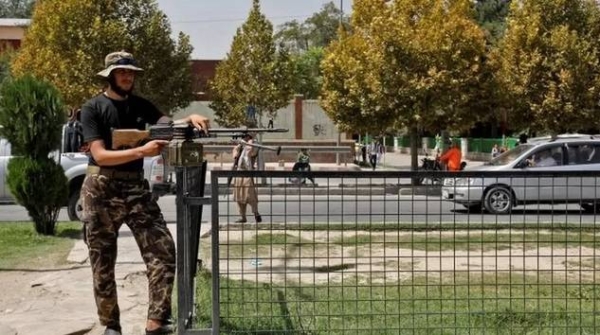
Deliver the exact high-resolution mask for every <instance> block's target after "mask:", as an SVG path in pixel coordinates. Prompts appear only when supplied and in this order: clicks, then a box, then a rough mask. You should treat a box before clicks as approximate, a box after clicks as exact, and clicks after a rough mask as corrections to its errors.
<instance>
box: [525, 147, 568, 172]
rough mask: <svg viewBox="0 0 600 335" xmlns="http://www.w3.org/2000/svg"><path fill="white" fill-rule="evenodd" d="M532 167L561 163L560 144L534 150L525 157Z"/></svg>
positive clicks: (561, 152)
mask: <svg viewBox="0 0 600 335" xmlns="http://www.w3.org/2000/svg"><path fill="white" fill-rule="evenodd" d="M525 161H526V162H527V165H528V166H529V167H532V168H542V167H552V166H560V165H563V151H562V147H561V146H554V147H551V148H543V149H541V150H538V151H536V152H534V153H533V154H532V155H530V156H529V157H527V158H526V159H525Z"/></svg>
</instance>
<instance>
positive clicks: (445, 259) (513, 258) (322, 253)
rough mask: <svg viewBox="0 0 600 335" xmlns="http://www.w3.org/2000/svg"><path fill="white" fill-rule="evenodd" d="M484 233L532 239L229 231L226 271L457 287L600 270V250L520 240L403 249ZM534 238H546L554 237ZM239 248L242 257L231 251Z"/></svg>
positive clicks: (256, 276) (315, 280)
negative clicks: (455, 281)
mask: <svg viewBox="0 0 600 335" xmlns="http://www.w3.org/2000/svg"><path fill="white" fill-rule="evenodd" d="M265 234H270V235H274V234H278V236H279V238H281V235H284V236H287V237H289V240H290V241H300V242H298V243H294V242H284V243H276V242H274V243H264V241H263V240H262V237H264V235H265ZM484 234H489V235H491V236H502V235H503V234H513V235H511V236H525V235H524V234H527V232H525V233H524V232H522V231H515V230H505V231H494V232H490V231H468V232H467V231H459V232H439V231H437V232H414V233H413V232H393V233H389V232H388V233H383V232H381V233H379V232H377V233H374V232H367V231H283V232H269V231H265V232H263V231H256V230H251V231H250V230H248V231H245V230H239V231H222V232H220V236H219V240H220V248H221V252H220V253H221V262H220V268H221V271H222V272H223V273H224V274H227V275H228V277H230V278H232V279H239V280H251V281H257V282H273V283H284V282H286V283H290V282H291V283H294V282H299V283H300V282H301V283H308V284H322V283H332V282H333V283H335V282H342V281H346V280H357V281H358V282H359V283H360V282H396V281H404V280H412V279H414V278H415V277H427V279H432V280H436V279H438V280H440V281H441V280H445V279H449V280H452V278H453V277H454V276H455V275H456V274H457V273H463V274H476V275H482V276H485V275H494V276H498V275H500V276H505V275H514V274H523V273H525V274H534V275H539V276H541V277H543V278H547V279H552V280H565V281H590V280H592V279H593V278H594V275H597V273H596V271H597V270H599V269H600V264H598V265H597V259H596V255H597V254H598V253H599V252H600V250H597V249H596V248H594V247H587V246H583V245H577V246H572V247H571V246H570V245H566V246H565V245H561V243H557V244H556V245H551V246H542V245H541V244H540V245H539V246H538V247H536V246H535V243H530V244H529V245H527V247H525V245H524V243H523V242H522V241H519V239H518V238H517V239H515V241H514V243H504V244H503V246H502V248H494V243H493V242H489V241H486V242H481V243H479V244H477V243H475V244H473V245H471V246H470V247H468V248H463V247H464V245H461V246H460V247H458V246H457V247H456V248H451V250H444V249H440V250H430V249H424V250H422V249H419V248H406V247H403V246H404V245H403V244H402V243H399V242H398V241H399V238H400V237H404V238H406V237H407V236H409V237H411V238H412V240H411V241H412V242H410V243H415V242H414V241H416V240H417V239H418V238H422V237H427V236H434V237H442V238H441V239H440V242H439V243H440V244H442V243H455V240H454V238H458V237H461V236H462V237H464V236H474V237H478V236H484ZM535 234H536V235H537V236H539V237H542V236H549V235H551V234H552V232H550V231H541V232H535ZM261 235H262V236H261ZM489 235H488V236H489ZM511 238H512V237H511ZM261 241H262V242H261ZM388 241H389V243H388ZM448 241H449V242H448ZM201 244H202V245H203V252H204V255H203V257H202V258H203V259H204V261H205V264H206V267H207V268H210V263H211V260H210V257H208V254H209V253H210V239H208V238H207V239H203V241H202V243H201ZM451 245H452V246H453V245H454V244H451ZM532 245H533V246H532ZM234 246H235V248H236V250H235V252H234V251H233V249H231V248H233V247H234ZM483 246H485V247H483Z"/></svg>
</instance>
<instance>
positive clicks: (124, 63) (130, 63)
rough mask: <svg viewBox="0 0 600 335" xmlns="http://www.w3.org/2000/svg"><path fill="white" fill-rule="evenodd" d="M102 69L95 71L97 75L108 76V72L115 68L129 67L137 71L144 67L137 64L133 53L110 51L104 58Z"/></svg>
mask: <svg viewBox="0 0 600 335" xmlns="http://www.w3.org/2000/svg"><path fill="white" fill-rule="evenodd" d="M104 67H105V68H104V70H102V71H100V72H98V73H97V75H98V76H100V77H104V78H108V76H110V73H111V72H112V71H113V70H115V69H129V70H133V71H137V72H141V71H144V69H142V68H140V67H138V66H137V62H136V60H135V58H133V55H132V54H130V53H128V52H125V51H117V52H112V53H109V54H108V55H106V57H105V58H104Z"/></svg>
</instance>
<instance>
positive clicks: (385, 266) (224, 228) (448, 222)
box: [179, 171, 600, 334]
mask: <svg viewBox="0 0 600 335" xmlns="http://www.w3.org/2000/svg"><path fill="white" fill-rule="evenodd" d="M308 176H310V177H312V178H313V179H314V181H315V183H316V185H313V184H312V182H311V181H310V180H306V184H303V183H302V181H303V180H302V179H297V178H299V177H308ZM248 177H253V178H254V179H255V180H256V181H259V180H262V179H263V178H266V179H267V184H264V185H258V184H256V185H255V187H256V194H257V199H258V206H257V208H258V213H259V214H260V218H261V222H258V223H257V222H256V218H255V216H254V213H253V212H252V207H251V204H252V203H250V204H249V205H247V208H246V211H247V213H246V222H236V221H238V220H240V219H241V216H240V212H239V207H238V204H237V203H236V201H237V200H240V199H242V198H241V196H242V195H244V194H248V193H251V194H252V193H253V192H248V189H243V187H244V185H246V187H247V185H248ZM229 178H233V180H232V182H231V184H230V185H229V186H228V185H227V182H228V179H229ZM243 178H245V179H243ZM415 178H419V179H421V178H425V179H426V180H434V179H438V178H440V179H442V180H443V182H442V184H443V186H441V185H433V184H432V185H430V186H419V187H412V186H411V181H412V179H415ZM236 187H237V190H236ZM210 188H211V197H212V205H211V206H212V208H211V213H212V219H211V229H210V231H209V232H207V233H205V234H204V235H202V236H200V243H199V257H200V258H201V259H202V267H199V268H198V272H197V273H195V274H192V275H195V282H194V283H195V285H194V286H193V288H190V287H188V288H186V287H180V290H184V291H185V290H186V289H190V290H191V291H190V292H183V293H181V292H180V295H179V296H181V294H184V295H185V294H186V293H189V294H190V295H192V296H194V297H195V298H194V301H195V304H194V308H195V310H193V311H190V314H193V315H194V322H195V324H193V325H192V326H194V327H196V328H202V329H208V328H210V329H212V332H213V333H218V334H242V333H245V334H596V333H599V332H600V319H599V317H600V316H599V315H598V312H597V309H598V308H597V303H598V297H599V296H600V287H599V286H598V284H596V282H597V275H598V270H600V259H599V258H598V257H599V256H600V255H599V251H600V235H598V233H599V231H598V228H597V223H598V222H597V221H598V217H597V214H596V209H597V208H596V200H599V201H600V172H569V173H557V172H552V171H544V172H533V171H529V172H524V171H515V172H510V173H506V172H493V173H490V172H487V173H478V172H461V173H448V172H439V173H435V174H434V173H427V172H415V173H413V172H407V171H400V172H334V171H318V172H314V173H311V174H301V173H293V172H289V171H260V172H257V171H252V172H248V171H212V172H211V185H210ZM191 238H192V239H193V237H191ZM191 245H193V244H191ZM184 314H185V313H184ZM184 333H185V334H199V333H200V332H198V333H193V332H180V334H184Z"/></svg>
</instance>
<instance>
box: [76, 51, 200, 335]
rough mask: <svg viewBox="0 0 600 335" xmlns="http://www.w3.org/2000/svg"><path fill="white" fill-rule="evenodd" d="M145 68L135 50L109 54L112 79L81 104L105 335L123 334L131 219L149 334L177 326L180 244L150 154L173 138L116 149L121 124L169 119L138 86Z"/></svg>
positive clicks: (88, 214)
mask: <svg viewBox="0 0 600 335" xmlns="http://www.w3.org/2000/svg"><path fill="white" fill-rule="evenodd" d="M141 71H143V70H142V69H141V68H140V67H138V65H137V63H136V61H135V59H134V58H133V55H131V54H130V53H127V52H124V51H120V52H113V53H111V54H109V55H107V56H106V58H105V69H104V70H102V71H101V72H99V73H98V76H100V77H101V78H104V79H105V80H106V82H107V84H108V85H107V86H106V88H105V90H104V92H102V93H100V94H99V95H97V96H95V97H93V98H91V99H90V100H88V101H87V102H86V103H85V104H84V105H83V106H82V108H81V124H82V129H83V138H84V141H85V142H86V143H87V144H88V145H89V152H90V158H89V163H88V171H87V174H86V177H85V179H84V181H83V185H82V188H81V200H82V207H83V212H82V221H83V222H84V224H85V235H86V244H87V246H88V249H89V257H90V264H91V267H92V274H93V283H94V297H95V301H96V306H97V310H98V316H99V319H100V323H101V324H102V325H104V326H106V329H105V332H104V334H105V335H120V334H121V323H120V312H119V305H118V303H117V285H116V281H115V263H116V257H117V237H118V235H119V229H120V227H121V225H122V224H123V223H125V224H126V225H128V226H129V228H130V229H131V231H132V233H133V235H134V236H135V239H136V241H137V243H138V246H139V248H140V251H141V254H142V257H143V259H144V262H145V263H146V267H147V276H148V285H149V287H148V292H149V300H150V301H149V308H148V315H147V322H146V334H147V335H158V334H170V333H172V331H173V328H172V325H171V295H172V291H173V281H174V278H175V244H174V241H173V237H172V236H171V233H170V232H169V229H168V228H167V225H166V222H165V220H164V219H163V215H162V213H161V210H160V208H159V206H158V204H157V203H156V200H155V199H153V197H152V194H151V192H150V187H149V184H148V182H147V181H146V180H145V179H144V173H143V164H144V157H152V156H157V155H159V154H160V153H161V150H162V149H163V147H164V146H165V145H167V144H168V141H163V140H154V141H150V142H148V143H146V144H145V145H143V146H141V147H136V148H130V149H123V150H112V136H111V131H112V130H113V129H140V130H143V129H145V128H146V124H156V123H169V122H172V121H171V119H170V118H168V117H166V116H165V115H163V114H162V113H161V112H160V111H159V110H158V109H157V108H156V107H155V106H154V104H152V103H151V102H150V101H148V100H146V99H144V98H142V97H139V96H137V95H135V94H133V86H134V80H135V77H136V74H137V73H138V72H141ZM175 123H191V124H192V125H194V126H195V127H196V128H198V129H202V130H204V131H207V130H208V127H209V122H208V119H207V118H205V117H203V116H200V115H191V116H189V117H187V118H185V119H183V120H178V121H175Z"/></svg>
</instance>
